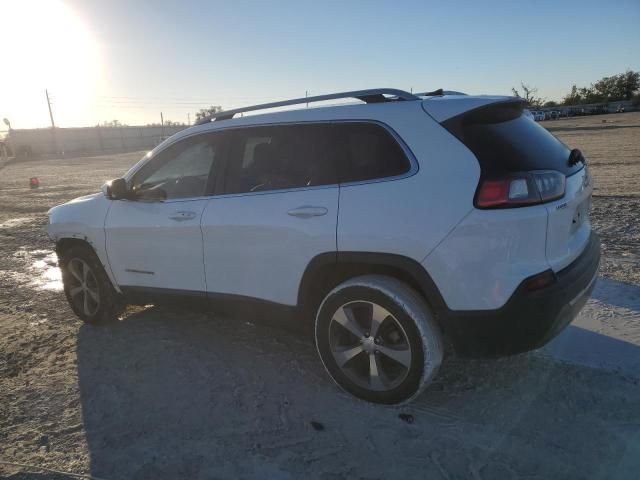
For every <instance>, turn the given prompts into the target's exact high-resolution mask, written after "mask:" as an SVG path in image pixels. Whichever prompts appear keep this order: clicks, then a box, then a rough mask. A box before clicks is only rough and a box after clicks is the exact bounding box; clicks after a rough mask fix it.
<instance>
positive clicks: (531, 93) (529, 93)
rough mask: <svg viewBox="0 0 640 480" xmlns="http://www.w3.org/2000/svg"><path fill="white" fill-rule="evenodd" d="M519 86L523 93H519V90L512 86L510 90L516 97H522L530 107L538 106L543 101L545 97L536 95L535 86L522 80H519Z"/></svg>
mask: <svg viewBox="0 0 640 480" xmlns="http://www.w3.org/2000/svg"><path fill="white" fill-rule="evenodd" d="M520 87H521V88H522V93H523V95H520V92H519V91H518V90H517V89H515V88H512V89H511V91H512V92H513V94H514V95H515V96H516V97H520V98H522V99H523V100H524V101H525V102H527V103H528V104H529V105H531V106H532V107H539V106H541V105H542V104H543V103H544V102H545V100H546V99H545V98H542V97H538V96H537V93H538V89H537V88H535V87H531V86H529V85H527V84H526V83H524V82H520Z"/></svg>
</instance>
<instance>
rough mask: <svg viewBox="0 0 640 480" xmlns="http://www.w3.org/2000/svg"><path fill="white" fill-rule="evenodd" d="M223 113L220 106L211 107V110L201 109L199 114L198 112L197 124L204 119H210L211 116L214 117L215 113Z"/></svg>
mask: <svg viewBox="0 0 640 480" xmlns="http://www.w3.org/2000/svg"><path fill="white" fill-rule="evenodd" d="M221 111H222V107H221V106H220V105H211V106H210V107H209V108H201V109H200V111H199V112H196V122H197V121H198V120H201V119H203V118H204V117H208V116H209V115H213V114H214V113H218V112H221Z"/></svg>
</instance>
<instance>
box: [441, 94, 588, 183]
mask: <svg viewBox="0 0 640 480" xmlns="http://www.w3.org/2000/svg"><path fill="white" fill-rule="evenodd" d="M443 126H444V127H445V128H447V129H448V130H449V131H450V132H451V133H453V134H454V135H455V136H456V137H457V138H458V139H459V140H461V141H462V142H463V143H464V144H465V145H466V146H467V147H468V148H469V150H471V151H472V152H473V153H474V154H475V156H476V157H477V158H478V161H479V162H480V168H481V169H482V173H483V174H484V175H493V174H500V173H505V172H517V171H530V170H557V171H559V172H562V173H564V174H565V175H571V174H572V173H575V172H576V171H578V170H580V169H581V168H582V164H576V165H574V166H569V164H568V160H569V154H570V150H569V148H567V146H566V145H564V144H563V143H562V142H561V141H560V140H558V139H557V138H556V137H554V136H553V135H552V134H551V133H549V131H548V130H547V129H545V128H544V127H542V126H540V125H539V124H538V123H536V122H535V121H534V120H533V119H532V118H529V117H527V116H526V115H524V112H523V104H522V103H506V104H505V103H502V104H497V105H496V104H493V105H490V106H489V107H484V108H478V109H475V110H472V111H471V112H467V113H464V114H462V115H459V116H457V117H454V118H452V119H449V120H447V121H445V122H443Z"/></svg>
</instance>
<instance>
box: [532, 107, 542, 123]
mask: <svg viewBox="0 0 640 480" xmlns="http://www.w3.org/2000/svg"><path fill="white" fill-rule="evenodd" d="M531 114H532V115H533V119H534V120H535V121H536V122H541V121H543V120H544V112H541V111H540V110H534V111H532V112H531Z"/></svg>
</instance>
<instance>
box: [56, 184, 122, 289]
mask: <svg viewBox="0 0 640 480" xmlns="http://www.w3.org/2000/svg"><path fill="white" fill-rule="evenodd" d="M112 202H113V200H109V199H108V198H107V197H105V196H104V195H103V194H102V193H97V194H93V195H87V196H85V197H80V198H76V199H74V200H71V201H70V202H68V203H65V204H63V205H58V206H57V207H53V208H52V209H51V210H49V212H48V216H49V224H48V225H47V234H48V235H49V238H51V240H53V241H54V242H55V243H59V242H60V241H61V240H63V239H77V240H81V241H84V242H86V243H87V244H89V245H90V246H91V248H93V250H94V251H95V252H96V255H97V256H98V259H99V260H100V263H102V265H103V267H104V269H105V272H106V273H107V276H108V277H109V280H111V283H112V284H113V287H114V288H115V289H116V291H117V292H120V289H119V288H118V285H117V284H116V281H115V277H114V275H113V272H112V271H111V266H110V265H109V258H108V256H107V249H106V242H105V231H104V223H105V219H106V217H107V214H108V213H109V209H110V208H111V205H112Z"/></svg>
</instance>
